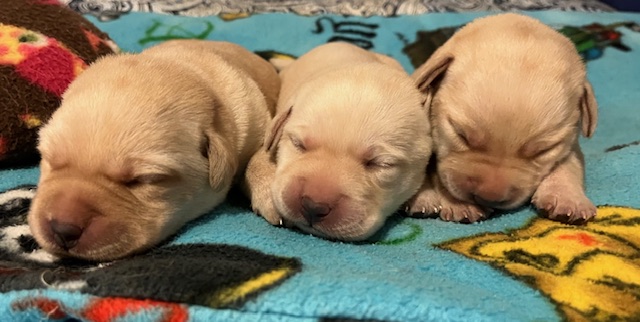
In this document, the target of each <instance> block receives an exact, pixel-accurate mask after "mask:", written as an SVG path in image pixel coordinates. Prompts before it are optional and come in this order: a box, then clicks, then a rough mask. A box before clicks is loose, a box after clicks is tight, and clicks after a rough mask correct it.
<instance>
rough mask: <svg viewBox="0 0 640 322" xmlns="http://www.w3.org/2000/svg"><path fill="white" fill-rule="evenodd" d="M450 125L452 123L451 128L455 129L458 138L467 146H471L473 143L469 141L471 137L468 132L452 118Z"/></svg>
mask: <svg viewBox="0 0 640 322" xmlns="http://www.w3.org/2000/svg"><path fill="white" fill-rule="evenodd" d="M449 125H451V128H452V129H453V132H454V133H455V134H456V136H457V138H458V140H459V141H460V142H461V143H462V144H464V145H465V146H467V147H470V146H471V144H470V141H469V137H467V134H466V133H465V132H464V130H462V128H461V127H460V126H458V125H456V124H455V123H453V122H452V121H451V120H449Z"/></svg>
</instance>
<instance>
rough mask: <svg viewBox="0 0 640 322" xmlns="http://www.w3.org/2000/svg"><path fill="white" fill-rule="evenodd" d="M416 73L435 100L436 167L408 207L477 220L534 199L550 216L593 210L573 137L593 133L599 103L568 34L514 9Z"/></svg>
mask: <svg viewBox="0 0 640 322" xmlns="http://www.w3.org/2000/svg"><path fill="white" fill-rule="evenodd" d="M413 77H414V79H415V80H416V81H417V82H418V83H419V84H420V88H421V90H422V91H423V92H424V93H426V94H427V95H428V97H429V99H428V100H429V101H431V103H432V106H431V123H432V126H433V138H434V142H435V144H434V152H435V155H436V157H437V163H436V165H437V166H436V167H434V170H433V171H431V172H430V174H429V175H428V179H427V180H425V182H424V184H423V187H422V188H421V191H420V192H419V193H418V194H417V195H416V196H415V197H414V198H413V199H412V200H411V201H410V202H409V204H408V211H409V212H410V213H412V214H414V215H419V216H429V215H434V214H437V215H439V216H440V217H441V218H442V219H444V220H450V221H466V222H473V221H476V220H478V219H481V218H484V217H486V216H487V215H488V214H489V213H490V212H491V211H492V210H493V209H514V208H516V207H519V206H521V205H523V204H525V203H527V202H529V200H530V198H532V203H533V205H534V206H535V207H537V208H538V209H541V210H542V211H543V212H544V213H545V214H546V216H548V217H549V218H552V219H555V220H560V221H565V222H571V223H581V222H584V221H587V220H589V219H590V218H592V217H593V216H595V213H596V208H595V207H594V205H593V204H592V203H591V202H590V201H589V199H588V198H587V197H586V195H585V193H584V188H583V176H584V174H583V172H584V166H583V160H582V153H581V152H580V147H579V145H578V135H579V132H580V130H581V131H582V133H583V134H584V135H585V136H587V137H590V136H591V135H592V134H593V132H594V130H595V127H596V123H597V103H596V101H595V97H594V95H593V90H592V88H591V85H590V84H589V81H588V80H587V77H586V69H585V65H584V63H583V62H582V60H581V58H580V56H579V55H578V53H577V51H576V49H575V47H574V45H573V43H572V42H571V41H570V40H569V39H568V38H566V37H565V36H563V35H561V34H560V33H558V32H557V31H555V30H553V29H552V28H550V27H548V26H546V25H544V24H542V23H541V22H539V21H537V20H535V19H533V18H529V17H526V16H523V15H519V14H513V13H508V14H499V15H494V16H489V17H486V18H480V19H477V20H475V21H473V22H471V23H469V24H468V25H466V26H465V27H463V28H462V29H461V30H459V31H458V32H457V33H456V34H454V36H453V37H452V38H451V39H449V40H448V41H447V42H446V43H445V44H444V45H443V46H442V47H441V48H439V49H438V50H437V51H436V52H435V53H434V54H433V55H432V57H430V58H429V60H428V61H427V62H426V63H425V64H424V65H422V66H421V67H420V68H418V69H417V70H416V71H415V73H414V74H413Z"/></svg>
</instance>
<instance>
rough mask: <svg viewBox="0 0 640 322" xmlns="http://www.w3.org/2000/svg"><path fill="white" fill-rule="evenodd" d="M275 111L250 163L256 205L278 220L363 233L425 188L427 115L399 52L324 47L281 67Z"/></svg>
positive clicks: (344, 235)
mask: <svg viewBox="0 0 640 322" xmlns="http://www.w3.org/2000/svg"><path fill="white" fill-rule="evenodd" d="M280 76H281V79H282V88H281V95H280V97H279V100H278V105H277V114H276V116H275V118H274V120H273V121H272V123H271V126H270V129H269V130H268V132H267V134H266V135H265V148H264V149H263V150H262V151H260V152H258V153H257V154H256V155H255V156H254V158H253V159H252V160H251V162H250V164H249V166H248V168H247V176H246V183H247V189H248V190H249V192H248V193H249V195H250V196H251V202H252V207H253V209H254V211H256V212H257V213H259V214H261V215H262V216H263V217H264V218H266V220H267V221H268V222H270V223H272V224H274V225H278V224H282V223H283V221H284V223H285V224H287V225H290V226H296V227H298V228H299V229H301V230H303V231H306V232H309V233H312V234H315V235H317V236H321V237H325V238H330V239H339V240H347V241H355V240H363V239H366V238H367V237H369V236H371V235H372V234H373V233H374V232H376V231H377V230H378V229H379V228H380V227H381V226H382V225H383V223H384V222H385V219H386V218H387V217H388V216H390V215H391V214H393V213H394V212H395V211H396V210H397V209H398V208H399V207H400V206H401V205H402V204H403V203H404V202H406V201H407V200H408V199H409V198H410V197H411V196H412V195H413V194H415V193H416V192H417V190H418V188H419V187H420V185H421V183H422V181H423V179H424V175H425V167H426V166H427V162H428V159H429V155H430V154H431V146H432V142H431V139H430V127H429V126H428V125H425V124H428V113H427V111H426V110H425V109H424V107H423V105H422V102H423V97H422V95H421V93H420V92H419V91H418V90H417V86H416V85H415V83H414V82H413V81H412V80H411V78H410V77H409V75H408V74H407V73H406V72H405V71H404V70H403V69H402V67H401V66H400V64H399V63H398V62H396V61H395V60H393V59H392V58H389V57H386V56H383V55H379V54H375V53H372V52H368V51H366V50H364V49H361V48H359V47H356V46H354V45H350V44H346V43H329V44H325V45H322V46H319V47H317V48H315V49H313V50H311V51H310V52H308V53H307V54H305V55H303V56H302V57H300V58H299V59H297V60H296V61H294V62H292V63H291V64H290V65H289V66H288V67H286V68H285V69H284V70H283V71H282V72H281V73H280Z"/></svg>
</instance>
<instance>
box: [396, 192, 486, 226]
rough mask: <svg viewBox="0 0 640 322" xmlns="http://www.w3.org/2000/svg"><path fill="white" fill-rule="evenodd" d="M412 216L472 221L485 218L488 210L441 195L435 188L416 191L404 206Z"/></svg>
mask: <svg viewBox="0 0 640 322" xmlns="http://www.w3.org/2000/svg"><path fill="white" fill-rule="evenodd" d="M405 212H406V213H407V214H408V215H409V216H412V217H420V218H426V217H440V219H442V220H444V221H453V222H460V223H472V222H476V221H478V220H482V219H485V218H486V217H487V215H488V211H486V210H484V209H482V208H480V207H478V206H476V205H474V204H470V203H466V202H463V201H459V200H456V199H453V198H450V197H447V196H443V195H442V194H440V193H438V192H437V191H435V190H423V191H420V192H418V193H417V194H416V195H415V196H414V197H413V198H411V200H409V202H407V204H406V207H405Z"/></svg>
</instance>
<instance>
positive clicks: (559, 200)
mask: <svg viewBox="0 0 640 322" xmlns="http://www.w3.org/2000/svg"><path fill="white" fill-rule="evenodd" d="M531 203H532V204H533V205H534V206H535V207H536V208H537V209H538V210H540V211H542V212H543V214H544V215H545V216H546V217H547V218H549V219H551V220H555V221H559V222H563V223H568V224H576V225H579V224H583V223H586V222H587V221H589V220H590V219H591V218H593V217H595V216H596V211H597V209H596V206H594V205H593V203H592V202H591V201H590V200H589V199H588V198H587V196H585V195H584V194H582V193H568V194H563V193H540V194H538V193H536V194H535V195H534V196H533V198H532V199H531Z"/></svg>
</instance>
